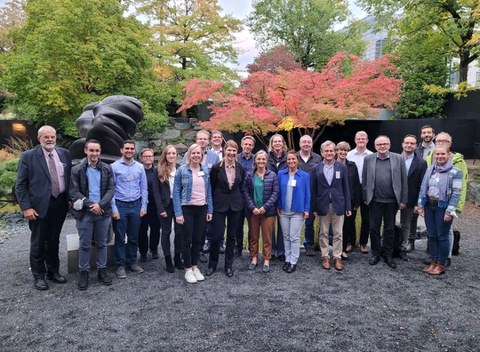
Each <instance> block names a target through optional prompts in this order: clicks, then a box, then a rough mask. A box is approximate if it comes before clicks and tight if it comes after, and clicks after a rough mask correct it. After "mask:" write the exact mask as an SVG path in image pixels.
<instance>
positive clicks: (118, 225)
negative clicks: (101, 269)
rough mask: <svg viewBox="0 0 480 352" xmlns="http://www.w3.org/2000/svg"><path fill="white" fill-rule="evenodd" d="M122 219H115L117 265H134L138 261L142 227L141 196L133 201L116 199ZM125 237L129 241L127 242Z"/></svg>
mask: <svg viewBox="0 0 480 352" xmlns="http://www.w3.org/2000/svg"><path fill="white" fill-rule="evenodd" d="M116 205H117V208H118V212H119V214H120V219H118V220H113V232H114V233H115V265H116V266H117V267H121V266H125V265H127V266H132V265H133V264H135V263H136V261H137V250H138V230H139V229H140V219H141V218H140V210H141V208H142V200H141V198H139V199H137V200H134V201H133V202H122V201H120V200H116ZM125 238H127V243H126V244H125Z"/></svg>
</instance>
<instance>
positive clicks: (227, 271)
mask: <svg viewBox="0 0 480 352" xmlns="http://www.w3.org/2000/svg"><path fill="white" fill-rule="evenodd" d="M225 275H227V276H228V277H232V276H233V269H232V268H226V269H225Z"/></svg>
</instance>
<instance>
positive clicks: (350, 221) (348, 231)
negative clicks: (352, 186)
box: [342, 207, 357, 252]
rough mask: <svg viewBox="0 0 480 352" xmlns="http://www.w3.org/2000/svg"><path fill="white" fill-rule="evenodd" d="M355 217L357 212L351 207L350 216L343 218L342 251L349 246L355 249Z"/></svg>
mask: <svg viewBox="0 0 480 352" xmlns="http://www.w3.org/2000/svg"><path fill="white" fill-rule="evenodd" d="M356 217H357V210H356V209H353V207H352V215H351V216H345V217H344V218H343V245H342V247H343V251H344V252H345V251H346V250H347V246H348V245H349V244H350V245H352V246H353V247H355V241H356V240H357V238H356V236H357V233H356V231H355V218H356Z"/></svg>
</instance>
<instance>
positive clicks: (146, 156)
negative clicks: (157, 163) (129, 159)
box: [142, 155, 153, 158]
mask: <svg viewBox="0 0 480 352" xmlns="http://www.w3.org/2000/svg"><path fill="white" fill-rule="evenodd" d="M142 157H144V158H153V155H142Z"/></svg>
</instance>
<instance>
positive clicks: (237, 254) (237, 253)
mask: <svg viewBox="0 0 480 352" xmlns="http://www.w3.org/2000/svg"><path fill="white" fill-rule="evenodd" d="M242 250H243V248H242V247H237V248H235V257H237V258H240V257H241V256H242Z"/></svg>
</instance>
